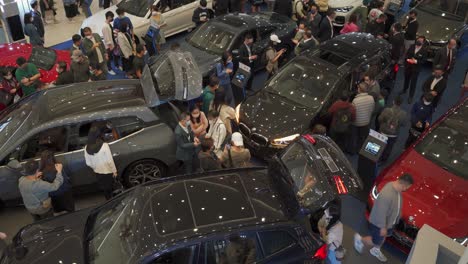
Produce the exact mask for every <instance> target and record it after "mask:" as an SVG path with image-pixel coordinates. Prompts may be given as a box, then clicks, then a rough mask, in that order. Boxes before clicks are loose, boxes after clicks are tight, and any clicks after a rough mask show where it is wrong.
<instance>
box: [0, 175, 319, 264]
mask: <svg viewBox="0 0 468 264" xmlns="http://www.w3.org/2000/svg"><path fill="white" fill-rule="evenodd" d="M269 177H270V176H269V174H268V171H267V169H266V168H264V167H258V168H247V169H236V170H224V171H218V172H210V173H204V174H198V175H184V176H176V177H169V178H165V179H161V180H160V181H154V182H149V183H145V184H143V185H139V186H137V187H135V188H133V189H131V190H128V191H127V192H125V193H123V194H121V195H120V196H118V197H116V198H114V199H113V200H111V201H109V202H107V203H106V204H104V205H102V206H100V207H97V208H96V209H93V210H84V211H78V212H75V213H70V214H66V215H63V216H60V217H56V218H53V219H50V220H44V221H41V222H37V223H35V224H31V225H28V226H26V227H24V228H23V229H21V230H20V231H19V232H18V234H17V235H16V236H15V237H14V239H13V243H12V244H11V245H10V246H9V248H8V250H7V252H6V253H5V255H4V256H3V259H2V261H1V262H0V263H2V264H4V263H5V264H6V263H32V262H33V260H34V262H35V263H77V264H80V263H109V262H108V261H105V260H102V259H101V260H99V257H100V256H101V255H105V253H101V254H97V253H96V252H92V244H89V243H90V241H91V239H92V235H91V233H92V230H93V229H94V228H99V227H100V226H102V225H103V224H102V223H97V222H94V221H95V220H96V217H97V214H98V213H100V212H101V211H105V210H108V209H109V208H112V207H114V206H115V204H116V203H119V202H121V200H123V199H127V198H131V200H129V201H131V202H128V203H127V204H126V206H128V209H126V211H125V212H126V213H127V212H130V211H131V212H132V213H131V215H130V214H129V218H128V220H126V221H127V222H125V223H128V224H129V229H128V230H127V231H126V233H127V234H130V235H129V236H127V237H125V240H128V242H129V243H131V244H132V245H134V248H135V249H134V251H133V252H132V254H131V256H130V257H129V259H120V260H118V261H115V260H114V262H112V263H151V260H153V259H154V258H156V257H159V256H160V255H161V254H163V253H166V252H168V251H171V250H173V249H174V248H177V247H181V246H184V245H185V246H186V245H193V244H197V243H201V242H203V241H209V240H210V239H213V238H214V237H228V236H229V235H231V234H237V233H243V232H256V231H261V230H269V229H275V230H278V229H289V230H296V233H297V234H296V240H297V242H296V245H297V246H296V247H295V249H294V252H295V253H294V255H289V256H284V254H283V253H281V254H278V256H280V257H281V258H280V259H277V258H276V257H275V255H273V256H269V257H268V260H269V261H280V262H282V260H283V261H285V260H289V259H295V260H297V261H300V262H303V261H307V260H308V261H312V263H315V262H314V260H313V256H314V253H315V251H316V250H317V249H318V248H319V247H320V246H322V245H323V242H322V241H321V239H320V237H319V236H318V235H316V234H307V233H305V231H304V229H303V228H302V227H301V226H300V225H299V224H298V223H297V222H295V221H293V220H292V218H291V217H289V216H288V214H287V210H286V206H287V205H286V204H285V203H284V202H283V201H282V200H281V198H282V197H283V195H279V193H278V192H277V191H276V189H275V188H274V187H273V186H272V185H271V183H270V179H269ZM158 194H160V196H158ZM160 198H163V199H160ZM239 199H240V200H239ZM239 201H240V202H239ZM243 202H247V203H246V204H245V205H244V204H243ZM160 206H162V207H161V208H160V209H161V210H162V212H164V210H165V209H166V208H167V209H168V210H169V211H170V212H169V213H168V210H167V209H166V213H168V214H170V216H171V217H170V218H166V217H165V216H164V215H163V214H157V213H155V210H159V209H158V208H159V207H160ZM244 206H245V207H244ZM122 212H123V211H122ZM156 212H157V211H156ZM171 212H174V213H173V214H171ZM190 212H192V213H190ZM204 212H207V214H206V215H205V214H204ZM190 215H191V216H190ZM184 216H188V217H187V218H184ZM213 216H215V218H212V217H213ZM220 216H224V218H222V217H220ZM123 217H124V218H126V217H127V214H125V215H124V216H123ZM176 219H177V220H176ZM117 221H118V220H117ZM117 221H116V222H115V223H107V224H109V225H111V224H112V225H113V224H116V223H117ZM104 225H105V224H104ZM167 227H168V228H170V229H165V228H167ZM117 228H119V230H122V231H121V232H124V231H123V230H126V229H125V228H124V227H123V225H118V227H117ZM165 230H167V231H165ZM111 236H112V235H111ZM106 237H107V236H106ZM122 239H123V238H122ZM123 240H124V239H123ZM118 242H119V241H117V242H116V243H118ZM122 243H124V241H122ZM113 250H117V251H118V249H117V248H114V249H113ZM298 250H299V251H298ZM286 252H288V251H287V250H286ZM298 253H299V254H298ZM115 254H116V255H117V254H118V252H116V253H115ZM108 257H109V256H108ZM263 257H265V258H266V257H267V256H263ZM60 261H62V262H60ZM269 261H266V262H265V263H270V262H269ZM195 263H196V262H195ZM200 263H201V262H200ZM317 263H319V262H317Z"/></svg>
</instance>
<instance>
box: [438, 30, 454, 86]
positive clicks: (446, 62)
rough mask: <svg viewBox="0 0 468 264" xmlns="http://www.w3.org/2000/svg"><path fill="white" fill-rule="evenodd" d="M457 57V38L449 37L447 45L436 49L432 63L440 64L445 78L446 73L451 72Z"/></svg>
mask: <svg viewBox="0 0 468 264" xmlns="http://www.w3.org/2000/svg"><path fill="white" fill-rule="evenodd" d="M456 58H457V40H456V39H454V38H451V39H449V41H448V43H447V46H445V47H443V48H440V49H438V50H437V52H436V54H435V56H434V60H433V61H432V64H433V65H441V66H442V67H443V69H444V71H445V73H444V78H445V79H447V77H448V75H449V74H450V73H451V72H452V70H453V66H455V59H456Z"/></svg>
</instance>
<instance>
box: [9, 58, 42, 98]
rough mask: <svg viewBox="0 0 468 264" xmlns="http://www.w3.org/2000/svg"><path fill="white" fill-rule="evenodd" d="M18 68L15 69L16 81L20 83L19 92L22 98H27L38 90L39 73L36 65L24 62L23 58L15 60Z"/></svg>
mask: <svg viewBox="0 0 468 264" xmlns="http://www.w3.org/2000/svg"><path fill="white" fill-rule="evenodd" d="M16 64H17V65H18V68H17V69H16V72H15V76H16V80H18V81H19V82H20V86H21V92H22V94H23V96H28V95H30V94H32V93H35V92H36V91H37V90H38V89H39V88H40V86H39V85H40V80H39V79H40V78H41V73H40V72H39V70H38V69H37V67H36V65H34V64H33V63H29V62H27V61H26V59H25V58H24V57H18V59H16Z"/></svg>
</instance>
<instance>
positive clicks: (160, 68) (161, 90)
mask: <svg viewBox="0 0 468 264" xmlns="http://www.w3.org/2000/svg"><path fill="white" fill-rule="evenodd" d="M150 69H151V72H152V73H153V81H154V83H155V84H156V85H155V89H156V92H157V93H158V95H160V96H168V97H172V96H174V94H175V88H176V85H175V79H174V70H173V67H172V64H171V61H170V60H169V59H168V57H167V54H164V55H161V56H160V57H158V58H157V60H156V61H155V63H153V64H151V66H150Z"/></svg>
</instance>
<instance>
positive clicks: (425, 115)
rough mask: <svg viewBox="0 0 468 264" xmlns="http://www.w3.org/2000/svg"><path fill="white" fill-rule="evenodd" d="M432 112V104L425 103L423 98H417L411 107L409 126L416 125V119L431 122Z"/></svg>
mask: <svg viewBox="0 0 468 264" xmlns="http://www.w3.org/2000/svg"><path fill="white" fill-rule="evenodd" d="M432 113H434V106H433V105H432V103H431V104H430V105H425V104H424V102H423V100H422V99H421V100H419V101H417V102H416V103H414V104H413V107H412V108H411V126H414V125H416V123H418V121H420V122H421V123H423V124H424V123H426V122H429V123H431V122H432Z"/></svg>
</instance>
